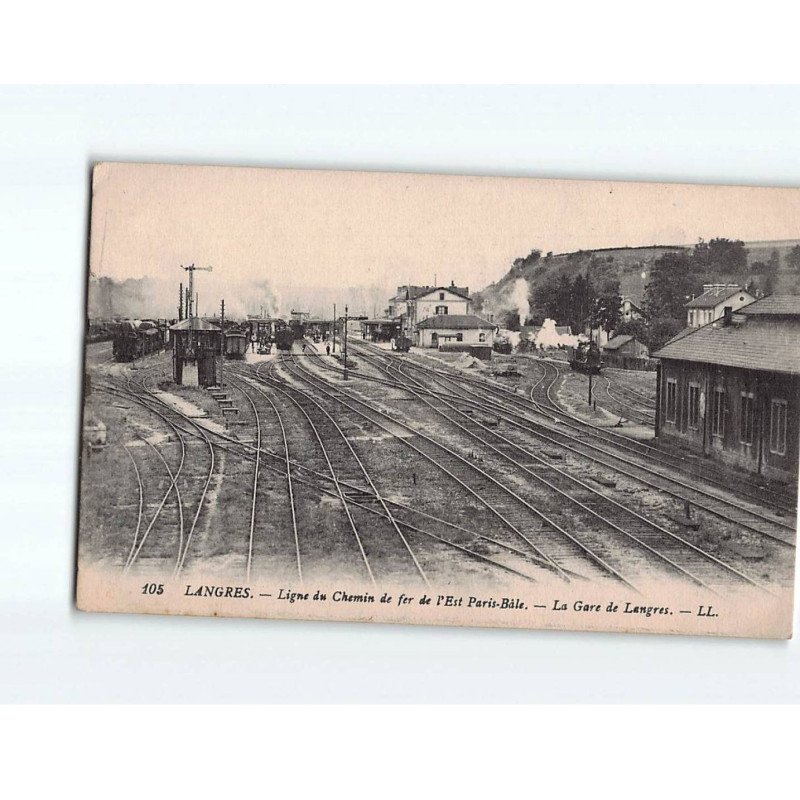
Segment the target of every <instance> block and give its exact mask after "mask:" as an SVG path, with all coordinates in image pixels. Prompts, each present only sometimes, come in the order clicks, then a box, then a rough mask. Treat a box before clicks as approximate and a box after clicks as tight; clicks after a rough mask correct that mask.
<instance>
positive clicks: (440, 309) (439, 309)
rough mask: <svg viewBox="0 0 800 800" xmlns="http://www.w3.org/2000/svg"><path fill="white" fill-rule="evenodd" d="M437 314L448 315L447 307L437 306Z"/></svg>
mask: <svg viewBox="0 0 800 800" xmlns="http://www.w3.org/2000/svg"><path fill="white" fill-rule="evenodd" d="M436 313H437V314H446V313H447V306H436Z"/></svg>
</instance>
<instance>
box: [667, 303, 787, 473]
mask: <svg viewBox="0 0 800 800" xmlns="http://www.w3.org/2000/svg"><path fill="white" fill-rule="evenodd" d="M653 358H658V359H659V360H660V362H661V364H660V367H659V374H658V382H657V397H658V403H657V407H656V435H657V436H658V438H659V439H663V440H665V441H671V442H675V443H679V444H681V445H683V446H685V447H688V448H689V449H692V450H695V451H697V452H699V453H703V454H704V455H707V456H709V457H711V458H716V459H719V460H720V461H724V462H726V463H729V464H735V465H737V466H739V467H742V468H744V469H747V470H750V471H752V472H755V473H758V474H760V475H765V476H767V477H773V478H778V479H780V480H786V481H790V482H796V481H797V471H798V422H800V297H794V296H779V295H773V296H771V297H765V298H764V299H763V300H757V301H755V302H753V303H751V304H749V305H747V306H744V307H743V308H742V309H741V310H740V311H739V313H734V312H733V310H732V309H730V308H728V309H726V310H725V311H724V313H723V316H722V318H721V319H718V320H716V321H715V322H712V323H711V324H708V325H704V326H703V327H701V328H697V329H695V330H693V331H692V332H691V333H688V334H686V335H684V336H682V337H681V338H678V337H675V338H673V339H672V340H670V341H669V342H667V344H665V345H664V346H663V347H662V348H661V349H660V350H658V351H657V352H655V353H653Z"/></svg>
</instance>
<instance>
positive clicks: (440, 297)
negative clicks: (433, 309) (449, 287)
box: [439, 292, 444, 300]
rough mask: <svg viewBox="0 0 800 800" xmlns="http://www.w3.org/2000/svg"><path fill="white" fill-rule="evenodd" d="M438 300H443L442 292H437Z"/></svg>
mask: <svg viewBox="0 0 800 800" xmlns="http://www.w3.org/2000/svg"><path fill="white" fill-rule="evenodd" d="M439 299H440V300H444V292H439Z"/></svg>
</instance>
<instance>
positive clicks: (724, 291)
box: [685, 285, 752, 308]
mask: <svg viewBox="0 0 800 800" xmlns="http://www.w3.org/2000/svg"><path fill="white" fill-rule="evenodd" d="M735 294H742V295H744V297H745V299H746V298H747V297H752V295H751V294H750V293H749V292H747V291H746V290H745V289H743V288H742V287H741V286H733V285H731V286H711V287H710V288H708V289H706V290H705V291H704V292H703V293H702V294H700V295H698V296H697V297H695V298H694V299H693V300H690V301H689V302H688V303H686V306H685V307H686V308H715V307H716V306H718V305H719V304H720V303H722V302H724V301H725V300H727V299H728V298H729V297H733V296H734V295H735Z"/></svg>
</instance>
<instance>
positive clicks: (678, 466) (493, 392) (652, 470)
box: [410, 362, 794, 547]
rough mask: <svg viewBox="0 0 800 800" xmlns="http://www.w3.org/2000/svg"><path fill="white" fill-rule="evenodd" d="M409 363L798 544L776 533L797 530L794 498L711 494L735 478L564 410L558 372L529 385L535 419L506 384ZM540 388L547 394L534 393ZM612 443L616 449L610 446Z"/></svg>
mask: <svg viewBox="0 0 800 800" xmlns="http://www.w3.org/2000/svg"><path fill="white" fill-rule="evenodd" d="M410 363H412V364H413V367H414V368H415V369H417V370H421V371H423V372H428V373H430V374H431V375H433V376H438V377H439V378H440V379H443V380H447V381H449V383H450V387H451V391H457V392H460V393H461V395H462V397H463V395H464V394H465V393H466V394H467V395H468V396H469V397H470V398H471V399H472V400H473V401H474V402H478V403H482V404H485V405H486V406H487V407H489V408H491V409H492V410H493V411H495V412H496V413H498V414H499V415H500V416H501V417H502V418H503V419H504V420H506V421H508V422H509V423H510V424H512V425H516V426H518V427H520V428H521V429H527V430H528V431H529V432H530V433H531V434H533V435H535V436H537V437H538V438H540V439H542V440H543V441H547V442H549V443H551V444H555V445H560V446H565V447H566V449H567V450H568V451H572V452H575V453H580V454H582V455H583V456H585V457H586V458H588V459H589V460H591V461H592V462H593V463H595V464H598V465H600V466H603V467H605V468H607V469H609V470H611V471H612V472H617V473H622V474H624V475H625V476H626V477H630V478H631V479H633V480H637V481H638V482H640V483H641V484H643V485H645V486H648V487H650V488H654V489H658V490H660V491H662V492H665V493H666V494H668V495H670V496H671V497H673V498H674V499H676V500H679V501H681V502H684V503H685V502H686V501H687V500H688V501H689V502H690V503H691V504H692V505H693V506H694V507H696V508H697V509H699V510H702V511H706V512H707V513H709V514H711V515H712V516H714V517H717V518H718V519H722V520H725V521H726V522H729V523H731V524H734V525H738V526H740V527H743V528H746V529H747V530H749V531H751V532H753V533H757V534H759V535H761V536H764V537H767V538H770V539H772V540H774V541H776V542H778V543H779V544H783V545H787V546H790V547H793V546H794V543H793V542H791V541H788V540H786V539H785V538H783V535H777V534H776V533H774V532H773V530H774V529H780V530H781V531H783V532H786V531H789V532H791V533H792V534H794V525H793V524H790V523H789V522H787V521H786V517H788V516H789V515H791V514H793V513H794V511H793V509H792V506H791V501H790V500H783V499H781V500H776V499H774V496H770V493H769V492H768V491H762V490H759V491H758V492H757V493H756V492H753V491H752V490H750V489H741V490H740V487H739V485H738V484H734V487H733V488H734V489H735V491H736V492H737V498H738V497H740V496H741V497H742V498H743V499H745V500H747V501H749V502H752V504H753V507H749V506H747V505H744V504H743V503H741V502H739V501H738V499H736V500H735V499H732V498H730V497H725V496H724V495H721V494H715V493H713V492H712V491H710V488H711V486H718V487H719V488H720V489H722V490H723V491H730V490H731V488H732V487H731V478H730V477H729V476H727V479H723V478H722V477H720V478H717V477H715V476H714V475H713V474H712V475H705V474H704V473H703V474H695V473H694V472H687V468H686V465H685V463H684V461H683V460H682V459H680V458H679V457H677V456H671V455H670V454H668V453H664V452H663V451H662V450H660V449H658V448H653V447H651V446H649V445H646V444H643V443H641V442H638V441H637V440H635V439H632V438H630V437H627V436H623V435H621V434H617V433H615V432H613V431H610V430H608V429H606V428H600V427H597V426H594V425H592V424H590V423H586V422H584V421H583V420H580V419H579V418H578V417H575V416H574V415H572V414H570V413H569V412H566V411H564V410H563V409H561V408H560V406H559V405H558V404H557V403H556V401H555V400H554V399H553V398H552V396H551V391H552V388H553V386H554V384H555V383H556V382H557V380H558V377H559V375H554V376H553V379H552V380H550V381H548V382H547V383H545V384H544V388H543V389H542V388H539V387H540V386H541V385H542V383H543V378H544V376H541V377H540V379H539V381H538V382H537V384H536V385H534V387H533V388H532V389H531V395H532V396H531V402H532V405H533V407H534V410H535V411H537V412H538V413H539V414H540V415H541V416H540V417H539V418H538V419H537V418H534V417H532V416H531V415H530V414H529V413H527V412H525V410H524V408H521V404H520V396H519V394H516V393H515V392H513V391H511V390H509V389H507V388H506V387H503V386H499V385H496V384H493V383H490V382H489V381H485V380H481V379H477V378H473V377H470V376H461V375H453V374H452V373H451V372H449V371H447V372H445V371H443V370H434V369H431V368H430V367H427V366H421V365H420V364H418V363H416V362H410ZM545 363H546V362H545ZM453 387H457V389H454V388H453ZM537 389H538V391H539V393H540V394H541V395H543V398H544V399H541V398H540V399H537V398H536V395H535V393H536V392H537ZM504 398H507V399H506V400H504ZM609 445H611V446H612V447H613V449H609ZM656 465H658V468H656ZM704 466H705V465H704ZM706 468H707V467H706ZM676 470H679V471H680V473H682V474H683V475H686V477H687V478H694V479H695V482H694V483H689V482H687V480H684V479H683V478H682V477H680V475H676V474H674V472H675V471H676ZM697 478H700V479H701V480H702V483H703V484H705V486H703V485H702V484H701V483H698V482H697V480H696V479H697ZM778 497H781V496H780V495H778ZM743 516H744V517H745V518H743ZM748 517H749V518H750V519H749V520H748V519H747V518H748Z"/></svg>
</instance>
